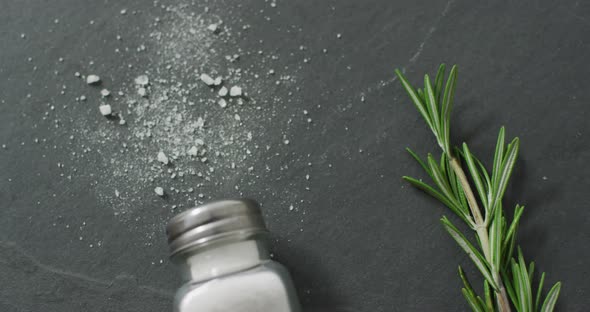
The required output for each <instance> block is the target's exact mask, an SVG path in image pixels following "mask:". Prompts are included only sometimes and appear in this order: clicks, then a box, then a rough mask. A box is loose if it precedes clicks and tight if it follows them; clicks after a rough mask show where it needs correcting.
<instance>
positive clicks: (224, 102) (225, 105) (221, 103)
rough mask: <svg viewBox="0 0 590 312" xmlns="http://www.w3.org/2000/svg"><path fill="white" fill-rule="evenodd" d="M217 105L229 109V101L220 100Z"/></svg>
mask: <svg viewBox="0 0 590 312" xmlns="http://www.w3.org/2000/svg"><path fill="white" fill-rule="evenodd" d="M217 104H219V106H220V107H221V108H226V107H227V101H226V100H225V99H219V101H217Z"/></svg>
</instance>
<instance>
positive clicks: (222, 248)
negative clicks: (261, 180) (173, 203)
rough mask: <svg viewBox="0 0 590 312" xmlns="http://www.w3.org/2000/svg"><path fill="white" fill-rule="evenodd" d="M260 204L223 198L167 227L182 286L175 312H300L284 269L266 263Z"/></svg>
mask: <svg viewBox="0 0 590 312" xmlns="http://www.w3.org/2000/svg"><path fill="white" fill-rule="evenodd" d="M267 232H268V230H267V229H266V226H265V225H264V220H263V218H262V214H261V212H260V208H259V205H258V204H257V203H256V202H255V201H253V200H248V199H238V200H222V201H217V202H212V203H209V204H205V205H202V206H199V207H196V208H193V209H191V210H188V211H185V212H183V213H181V214H179V215H177V216H175V217H174V218H172V219H171V220H170V222H169V223H168V226H167V228H166V233H167V234H168V243H169V246H170V251H171V258H172V261H173V262H175V263H177V264H179V265H180V267H181V268H182V277H183V280H184V282H185V284H184V286H182V287H181V288H180V289H179V290H178V292H177V293H176V297H175V300H174V311H175V312H238V311H239V312H300V311H301V310H300V306H299V303H298V300H297V296H296V293H295V289H294V288H293V284H292V282H291V278H290V276H289V273H288V272H287V270H286V269H285V268H284V267H283V266H282V265H281V264H279V263H277V262H275V261H273V260H271V259H270V254H269V251H268V248H267V246H266V243H265V241H264V236H265V234H266V233H267Z"/></svg>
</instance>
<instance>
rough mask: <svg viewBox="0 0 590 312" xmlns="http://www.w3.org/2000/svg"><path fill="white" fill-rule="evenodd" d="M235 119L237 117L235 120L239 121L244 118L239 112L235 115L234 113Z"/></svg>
mask: <svg viewBox="0 0 590 312" xmlns="http://www.w3.org/2000/svg"><path fill="white" fill-rule="evenodd" d="M234 119H235V120H237V121H240V120H241V119H242V118H240V115H238V114H235V115H234Z"/></svg>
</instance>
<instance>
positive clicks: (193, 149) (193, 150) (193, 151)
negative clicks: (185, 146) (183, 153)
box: [187, 146, 199, 156]
mask: <svg viewBox="0 0 590 312" xmlns="http://www.w3.org/2000/svg"><path fill="white" fill-rule="evenodd" d="M187 153H188V154H189V155H191V156H197V154H198V153H199V149H198V148H197V147H196V146H193V147H191V148H190V149H189V150H188V152H187Z"/></svg>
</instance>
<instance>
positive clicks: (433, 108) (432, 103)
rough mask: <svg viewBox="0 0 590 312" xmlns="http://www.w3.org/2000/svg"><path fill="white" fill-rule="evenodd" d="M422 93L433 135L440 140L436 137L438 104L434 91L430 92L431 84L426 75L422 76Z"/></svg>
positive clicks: (438, 129)
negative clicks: (433, 131) (433, 130)
mask: <svg viewBox="0 0 590 312" xmlns="http://www.w3.org/2000/svg"><path fill="white" fill-rule="evenodd" d="M424 92H425V94H424V99H425V100H426V105H427V107H428V113H429V114H430V118H431V120H432V124H433V125H434V129H436V131H435V135H436V138H437V139H439V140H440V137H439V135H438V134H439V133H440V115H439V114H438V103H436V99H435V95H434V90H432V84H431V82H430V78H429V77H428V75H424ZM439 143H440V142H439Z"/></svg>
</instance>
